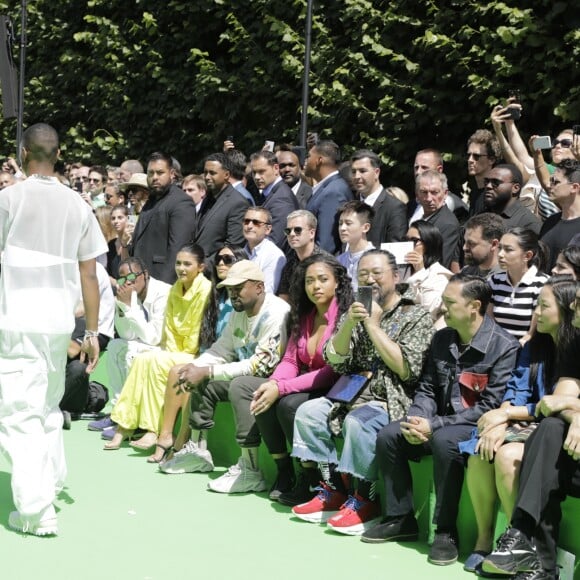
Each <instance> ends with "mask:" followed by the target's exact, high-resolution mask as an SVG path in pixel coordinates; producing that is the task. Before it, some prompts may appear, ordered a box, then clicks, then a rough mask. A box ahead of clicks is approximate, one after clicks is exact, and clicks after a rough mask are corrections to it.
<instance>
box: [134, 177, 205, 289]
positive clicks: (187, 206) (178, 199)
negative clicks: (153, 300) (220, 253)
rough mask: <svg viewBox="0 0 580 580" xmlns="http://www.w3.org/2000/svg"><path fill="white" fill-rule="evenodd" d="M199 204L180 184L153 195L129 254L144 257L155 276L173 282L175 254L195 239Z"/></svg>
mask: <svg viewBox="0 0 580 580" xmlns="http://www.w3.org/2000/svg"><path fill="white" fill-rule="evenodd" d="M194 227H195V204H194V203H193V201H192V199H191V198H190V197H189V196H188V195H186V194H185V193H184V192H183V191H182V190H181V189H180V188H179V187H177V185H172V186H171V187H170V188H169V190H168V191H167V193H166V194H165V195H163V196H162V197H149V199H148V200H147V203H146V204H145V205H144V206H143V210H142V211H141V214H140V215H139V220H138V221H137V225H136V226H135V231H134V232H133V241H132V243H131V247H130V248H129V253H130V254H131V255H133V256H135V257H137V258H141V259H142V260H143V261H144V262H145V265H146V266H147V268H148V269H149V273H150V274H151V276H152V277H153V278H157V280H162V281H163V282H167V283H168V284H173V282H175V280H176V279H177V276H176V274H175V257H176V256H177V252H178V251H179V249H180V248H181V247H182V246H184V245H185V244H187V243H188V242H190V241H191V235H192V233H193V230H194Z"/></svg>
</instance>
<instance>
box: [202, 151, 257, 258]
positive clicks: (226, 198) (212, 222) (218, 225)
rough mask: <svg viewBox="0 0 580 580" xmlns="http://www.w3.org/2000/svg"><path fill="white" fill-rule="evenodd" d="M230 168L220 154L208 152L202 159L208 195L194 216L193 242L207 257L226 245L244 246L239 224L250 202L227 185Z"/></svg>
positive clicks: (227, 161)
mask: <svg viewBox="0 0 580 580" xmlns="http://www.w3.org/2000/svg"><path fill="white" fill-rule="evenodd" d="M230 167H231V166H230V159H229V158H228V156H227V155H225V154H224V153H212V154H211V155H208V156H207V157H206V158H205V162H204V167H203V176H204V178H205V184H206V186H207V193H208V195H207V197H206V198H205V199H204V201H203V203H202V206H201V208H200V211H199V215H198V217H197V226H196V231H195V235H194V238H193V241H194V242H195V243H196V244H199V245H200V246H201V247H202V248H203V250H204V252H205V255H206V256H208V257H210V258H211V257H213V255H214V254H215V253H216V252H217V251H218V250H219V249H220V248H221V247H222V246H223V245H224V244H226V243H227V244H230V245H235V246H243V245H244V244H245V243H246V240H245V238H244V233H243V231H242V224H243V221H244V214H245V213H246V210H247V209H248V207H249V206H250V202H249V201H248V200H247V199H246V198H245V197H243V196H242V194H241V193H240V192H239V191H238V190H236V189H234V187H233V186H232V185H231V183H230V177H231V169H230Z"/></svg>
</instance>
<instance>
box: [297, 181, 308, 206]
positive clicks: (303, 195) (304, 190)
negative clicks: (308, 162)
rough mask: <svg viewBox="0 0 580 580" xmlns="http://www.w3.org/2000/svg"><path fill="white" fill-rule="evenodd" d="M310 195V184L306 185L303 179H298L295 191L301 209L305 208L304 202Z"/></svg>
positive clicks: (306, 201)
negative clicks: (298, 183)
mask: <svg viewBox="0 0 580 580" xmlns="http://www.w3.org/2000/svg"><path fill="white" fill-rule="evenodd" d="M311 197H312V187H310V185H308V184H307V183H306V182H305V181H304V180H302V181H300V187H299V188H298V191H297V192H296V199H297V200H298V205H299V206H300V208H301V209H306V204H307V203H308V200H309V199H310V198H311Z"/></svg>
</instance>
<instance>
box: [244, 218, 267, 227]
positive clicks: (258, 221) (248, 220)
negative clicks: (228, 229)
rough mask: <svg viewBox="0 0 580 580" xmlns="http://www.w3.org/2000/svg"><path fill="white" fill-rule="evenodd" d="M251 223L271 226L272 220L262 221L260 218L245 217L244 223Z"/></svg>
mask: <svg viewBox="0 0 580 580" xmlns="http://www.w3.org/2000/svg"><path fill="white" fill-rule="evenodd" d="M250 224H252V225H254V226H269V225H270V222H262V221H260V220H255V219H253V218H244V225H245V226H249V225H250Z"/></svg>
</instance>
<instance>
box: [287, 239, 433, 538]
mask: <svg viewBox="0 0 580 580" xmlns="http://www.w3.org/2000/svg"><path fill="white" fill-rule="evenodd" d="M358 281H359V284H360V285H361V286H370V287H371V289H372V303H371V307H370V312H369V310H367V309H366V308H365V307H364V305H363V304H361V303H360V302H358V301H357V302H354V303H353V304H352V305H351V307H350V308H349V309H348V311H347V312H345V314H343V316H342V317H341V319H340V322H339V324H338V325H337V330H336V331H335V333H334V335H333V337H332V338H331V339H330V340H329V341H328V342H327V343H326V345H325V347H324V351H323V352H324V359H325V361H326V362H327V363H328V364H329V365H330V366H331V367H332V368H333V369H334V371H335V372H337V373H340V374H342V375H345V377H343V378H341V381H340V382H341V383H342V384H344V387H345V390H349V389H350V385H349V383H350V382H351V381H353V382H354V383H356V384H357V385H358V386H359V388H358V392H357V393H354V394H353V396H352V397H351V398H350V400H348V401H346V400H345V397H344V396H341V393H340V392H337V391H338V389H336V386H335V387H334V388H333V389H332V391H334V394H333V397H332V399H331V398H330V396H331V393H329V394H328V396H324V397H320V398H318V399H314V400H312V401H307V402H305V403H304V404H303V405H301V406H300V407H299V409H298V412H297V413H296V419H295V422H294V440H293V448H292V455H293V456H294V457H296V458H298V459H299V460H300V461H301V462H302V466H303V467H304V469H305V470H316V469H317V468H318V469H320V472H321V474H322V482H321V484H320V486H319V488H318V495H316V497H314V498H313V499H311V500H310V501H308V502H305V503H302V504H299V505H295V507H294V508H293V509H292V512H293V514H294V515H295V516H296V517H298V518H300V519H301V520H304V521H307V522H312V523H322V522H326V523H327V525H328V526H329V527H330V528H331V529H332V530H333V531H336V532H339V533H342V534H347V535H356V534H361V533H362V532H364V531H365V530H366V529H368V528H369V527H371V526H373V525H374V524H375V523H376V522H377V518H378V517H379V515H380V507H379V504H378V502H377V501H376V490H375V485H376V479H377V477H378V467H377V458H376V452H375V442H376V437H377V433H378V432H379V431H380V430H381V428H382V427H384V426H385V425H386V424H388V423H389V421H392V420H397V419H401V418H403V417H404V416H405V414H406V412H407V409H408V407H409V405H410V404H411V398H412V395H413V393H414V390H415V385H416V383H417V381H418V380H419V377H420V375H421V370H422V368H423V362H424V360H425V357H426V354H427V349H428V348H429V345H430V343H431V338H432V336H433V323H432V321H431V316H430V315H429V313H428V312H427V311H426V310H425V309H424V308H422V307H421V306H419V305H417V304H415V303H414V302H413V298H412V296H410V295H409V294H407V293H400V292H399V290H398V288H397V284H398V282H399V271H398V268H397V263H396V260H395V257H394V256H393V255H392V254H391V253H389V252H386V251H384V250H369V251H368V252H366V253H365V254H363V256H362V257H361V259H360V262H359V264H358ZM359 289H360V286H359ZM369 370H370V371H372V375H371V376H370V378H369V377H368V375H365V374H366V372H367V371H369ZM363 373H365V374H363ZM361 377H364V378H366V379H368V380H366V381H365V380H361ZM337 386H338V385H337ZM360 387H362V388H360ZM340 435H342V436H343V438H344V446H343V450H342V454H341V456H340V458H339V457H338V453H337V449H336V440H335V437H337V436H340ZM345 475H348V476H350V477H353V478H356V479H357V485H356V486H354V485H353V487H355V489H356V491H355V493H354V495H352V496H350V497H349V496H348V494H347V491H346V485H345V483H344V480H343V476H345ZM295 497H296V498H299V497H300V495H299V494H298V493H296V494H295ZM291 499H292V495H290V496H285V495H284V494H283V495H282V496H281V497H280V501H281V502H282V503H285V504H286V505H288V504H289V503H290V500H291Z"/></svg>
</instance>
